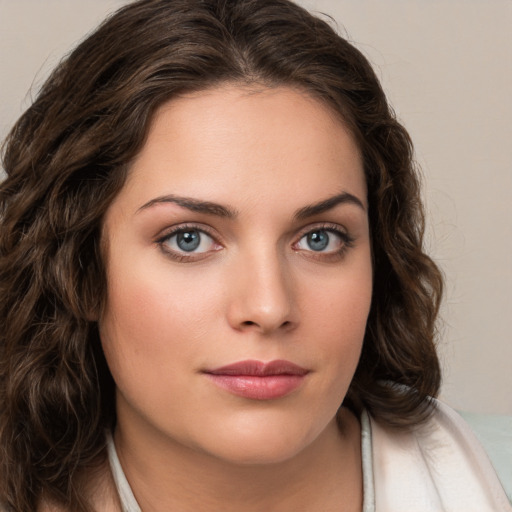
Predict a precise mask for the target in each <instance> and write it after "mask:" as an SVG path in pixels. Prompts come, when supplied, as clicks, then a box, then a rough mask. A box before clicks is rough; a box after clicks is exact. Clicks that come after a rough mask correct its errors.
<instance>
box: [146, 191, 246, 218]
mask: <svg viewBox="0 0 512 512" xmlns="http://www.w3.org/2000/svg"><path fill="white" fill-rule="evenodd" d="M162 203H174V204H177V205H178V206H181V207H182V208H186V209H187V210H191V211H193V212H198V213H205V214H207V215H215V216H217V217H224V218H227V219H233V218H235V217H236V216H237V215H238V212H237V211H236V210H234V209H232V208H228V207H226V206H222V205H220V204H217V203H212V202H210V201H201V200H199V199H194V198H192V197H180V196H175V195H172V194H169V195H165V196H160V197H155V199H151V201H148V202H147V203H146V204H143V205H142V206H141V207H140V208H139V209H138V210H137V212H140V211H141V210H146V209H147V208H151V206H154V205H156V204H162Z"/></svg>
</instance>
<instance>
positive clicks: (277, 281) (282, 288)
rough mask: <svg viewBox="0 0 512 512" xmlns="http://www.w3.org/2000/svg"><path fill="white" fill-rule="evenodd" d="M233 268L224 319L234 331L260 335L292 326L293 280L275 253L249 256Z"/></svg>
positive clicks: (294, 316) (294, 312)
mask: <svg viewBox="0 0 512 512" xmlns="http://www.w3.org/2000/svg"><path fill="white" fill-rule="evenodd" d="M242 259H243V260H244V261H243V263H241V264H238V265H237V266H236V268H234V269H233V273H232V275H231V276H230V280H231V283H232V286H231V290H232V293H230V299H229V306H228V313H227V316H228V322H229V323H230V325H231V327H233V328H234V329H236V330H238V331H256V332H259V333H261V334H267V335H268V334H271V333H275V332H287V331H290V330H292V329H293V328H295V327H296V325H297V323H298V311H297V307H296V301H295V294H294V285H293V279H292V276H291V272H290V270H289V269H288V268H287V265H286V264H285V262H283V261H281V260H280V258H279V256H278V255H275V254H269V255H267V256H262V255H260V256H259V257H258V256H257V255H253V257H251V258H246V259H244V258H242Z"/></svg>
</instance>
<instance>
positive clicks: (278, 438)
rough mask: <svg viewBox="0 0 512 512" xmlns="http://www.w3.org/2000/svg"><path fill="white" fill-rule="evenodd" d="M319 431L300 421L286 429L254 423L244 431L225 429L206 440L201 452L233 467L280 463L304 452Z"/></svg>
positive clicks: (279, 426)
mask: <svg viewBox="0 0 512 512" xmlns="http://www.w3.org/2000/svg"><path fill="white" fill-rule="evenodd" d="M322 430H324V429H321V428H316V429H315V428H312V427H311V426H310V428H307V427H306V428H305V425H304V424H302V425H300V423H299V422H297V423H295V424H292V425H290V424H288V425H286V426H284V425H273V424H272V423H270V422H269V423H267V424H266V425H265V426H262V425H261V424H259V425H258V424H255V423H253V424H252V425H251V426H249V427H248V428H245V429H244V428H243V427H239V428H237V429H224V430H223V432H222V433H221V434H220V435H216V436H212V438H210V439H209V440H208V441H209V442H208V445H209V448H208V447H207V446H205V445H204V444H203V447H202V450H203V451H206V452H209V454H210V455H212V456H214V457H215V458H217V459H221V460H224V461H225V462H228V463H231V464H236V465H245V466H251V465H252V466H253V465H260V466H261V465H268V464H279V463H282V462H285V461H287V460H291V459H293V458H294V457H296V456H298V455H299V454H300V453H302V452H304V451H307V449H308V447H309V446H311V444H313V443H314V442H315V440H316V439H317V438H318V436H319V435H320V432H321V431H322Z"/></svg>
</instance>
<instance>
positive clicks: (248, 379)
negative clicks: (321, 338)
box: [203, 360, 309, 400]
mask: <svg viewBox="0 0 512 512" xmlns="http://www.w3.org/2000/svg"><path fill="white" fill-rule="evenodd" d="M203 373H204V374H205V375H206V376H207V377H208V378H209V379H210V380H211V381H212V382H213V383H214V384H216V385H217V386H218V387H220V388H221V389H223V390H225V391H228V392H230V393H232V394H234V395H238V396H241V397H244V398H248V399H252V400H276V399H278V398H283V397H285V396H286V395H289V394H290V393H292V392H293V391H295V390H296V389H297V388H298V387H299V386H300V385H301V384H302V383H303V381H304V379H305V377H306V375H307V374H308V373H309V370H306V369H305V368H302V367H301V366H298V365H296V364H294V363H291V362H289V361H284V360H275V361H271V362H268V363H263V362H261V361H251V360H249V361H239V362H237V363H233V364H229V365H226V366H222V367H220V368H215V369H213V370H206V371H204V372H203Z"/></svg>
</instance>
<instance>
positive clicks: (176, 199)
mask: <svg viewBox="0 0 512 512" xmlns="http://www.w3.org/2000/svg"><path fill="white" fill-rule="evenodd" d="M162 203H164V204H165V203H173V204H177V205H178V206H181V207H182V208H186V209H187V210H191V211H193V212H197V213H204V214H207V215H215V216H217V217H223V218H227V219H234V218H236V217H237V216H238V213H239V212H238V211H237V210H235V209H233V208H230V207H227V206H223V205H221V204H218V203H213V202H211V201H201V200H200V199H194V198H192V197H181V196H175V195H173V194H168V195H165V196H159V197H155V198H154V199H151V201H148V202H147V203H145V204H143V205H142V206H141V207H140V208H139V209H138V210H137V213H138V212H140V211H142V210H146V209H148V208H151V207H152V206H154V205H157V204H162ZM340 204H353V205H356V206H358V207H359V208H361V209H362V210H363V211H364V212H366V208H365V206H364V204H363V202H362V201H361V200H360V199H359V198H358V197H356V196H354V195H353V194H350V193H348V192H342V193H341V194H337V195H335V196H333V197H329V198H327V199H324V200H322V201H319V202H318V203H314V204H311V205H308V206H304V207H303V208H300V209H299V210H297V211H296V212H295V214H294V215H293V217H294V218H295V219H297V220H303V219H307V218H308V217H313V216H314V215H318V214H320V213H324V212H326V211H328V210H331V209H332V208H334V207H336V206H338V205H340Z"/></svg>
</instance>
